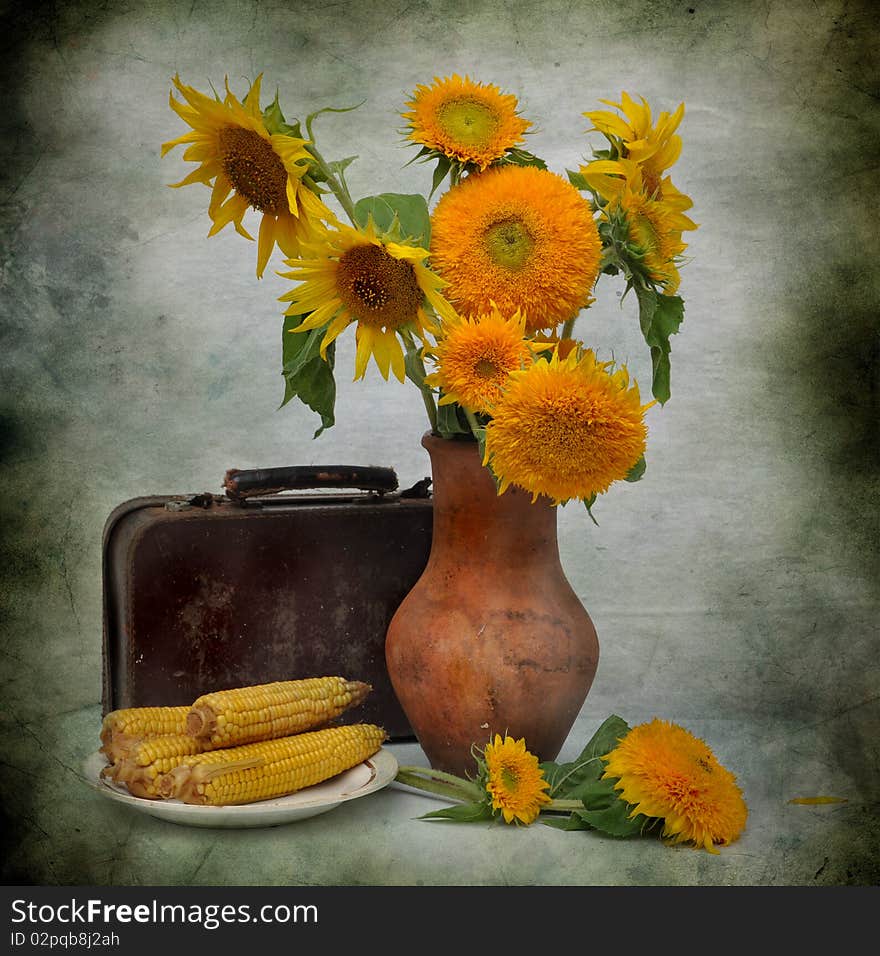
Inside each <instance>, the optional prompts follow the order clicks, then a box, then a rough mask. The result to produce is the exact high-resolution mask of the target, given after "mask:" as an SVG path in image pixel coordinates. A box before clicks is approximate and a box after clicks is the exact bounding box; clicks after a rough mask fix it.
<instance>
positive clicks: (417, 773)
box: [394, 767, 486, 803]
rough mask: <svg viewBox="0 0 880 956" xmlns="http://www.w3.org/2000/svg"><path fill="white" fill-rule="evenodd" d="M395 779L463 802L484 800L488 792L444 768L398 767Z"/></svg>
mask: <svg viewBox="0 0 880 956" xmlns="http://www.w3.org/2000/svg"><path fill="white" fill-rule="evenodd" d="M394 779H395V780H397V781H398V783H402V784H405V785H406V786H408V787H415V788H416V789H417V790H425V791H427V792H429V793H437V794H440V795H441V796H444V797H450V798H451V799H453V800H460V801H462V802H463V803H468V802H470V801H472V800H482V799H483V798H484V797H485V796H486V792H485V791H484V790H483V789H482V788H481V787H479V786H478V785H477V784H475V783H472V782H471V781H470V780H465V779H464V778H462V777H456V776H455V774H451V773H445V772H444V771H442V770H434V769H430V770H429V769H426V768H425V767H398V768H397V776H396V777H395V778H394Z"/></svg>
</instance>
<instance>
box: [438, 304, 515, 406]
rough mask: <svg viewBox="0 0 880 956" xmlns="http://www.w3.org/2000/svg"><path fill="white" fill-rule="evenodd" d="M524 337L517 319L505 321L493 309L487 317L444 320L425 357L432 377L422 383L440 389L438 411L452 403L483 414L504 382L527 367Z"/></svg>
mask: <svg viewBox="0 0 880 956" xmlns="http://www.w3.org/2000/svg"><path fill="white" fill-rule="evenodd" d="M524 334H525V320H524V319H523V317H522V316H521V315H520V313H519V312H515V313H514V314H513V315H512V316H510V317H509V318H506V317H505V316H504V315H503V314H502V313H501V312H500V311H499V309H498V308H497V306H496V307H493V309H492V311H491V312H490V313H488V314H487V315H481V316H476V317H473V316H468V317H461V316H459V317H456V318H455V319H451V320H448V321H446V322H444V323H443V331H442V335H441V336H440V337H439V339H438V343H437V346H436V348H435V349H433V350H432V352H431V354H432V355H433V356H434V358H435V360H436V363H437V371H436V372H433V373H432V374H431V375H429V376H427V378H426V379H425V382H426V383H427V384H428V385H431V386H433V387H439V388H440V389H441V391H442V392H443V397H442V398H441V399H440V404H441V405H446V404H449V403H451V402H458V404H459V405H461V406H462V407H463V408H465V409H467V410H468V411H471V412H486V411H489V409H490V408H491V407H492V405H493V404H494V403H495V402H496V401H497V400H498V398H499V397H500V396H501V391H502V389H503V388H504V385H505V383H506V381H507V376H508V375H509V374H510V373H511V372H512V371H514V370H516V369H520V368H522V367H523V366H525V365H528V364H529V363H530V362H531V352H530V351H529V347H528V343H527V342H526V339H525V338H524Z"/></svg>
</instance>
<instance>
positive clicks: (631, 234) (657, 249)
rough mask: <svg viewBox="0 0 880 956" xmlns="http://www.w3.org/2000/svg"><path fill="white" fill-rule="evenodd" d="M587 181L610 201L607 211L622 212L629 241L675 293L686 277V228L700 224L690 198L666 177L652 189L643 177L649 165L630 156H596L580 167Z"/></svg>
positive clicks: (667, 289) (605, 214) (654, 276)
mask: <svg viewBox="0 0 880 956" xmlns="http://www.w3.org/2000/svg"><path fill="white" fill-rule="evenodd" d="M581 173H582V175H583V176H584V178H585V179H586V181H587V183H588V184H589V185H590V186H591V187H592V188H593V189H595V190H596V192H598V193H599V195H600V196H602V198H603V199H606V200H607V201H608V204H607V206H606V207H605V208H604V209H603V212H602V215H603V217H604V218H606V219H611V218H613V217H614V215H615V214H616V213H619V214H620V215H622V216H623V218H624V222H625V229H626V238H627V244H628V245H629V246H630V247H631V249H632V251H633V252H634V253H635V254H636V256H637V257H638V259H639V260H640V261H641V264H642V265H643V267H644V269H645V271H646V272H647V273H648V275H649V277H650V278H651V279H652V280H653V281H654V282H656V283H658V284H659V285H661V286H662V287H663V291H664V292H665V293H666V294H667V295H672V294H673V293H674V292H675V291H676V290H677V289H678V286H679V284H680V282H681V276H680V275H679V272H678V266H677V263H678V261H679V260H680V258H681V255H682V253H683V252H684V251H685V249H687V243H685V242H684V241H683V240H682V233H683V232H684V231H687V230H691V229H697V228H698V226H697V224H696V223H695V222H694V221H693V220H692V219H691V218H690V217H689V216H686V215H685V210H687V209H690V207H691V206H692V205H693V203H692V201H691V199H690V198H689V197H688V196H686V195H685V194H684V193H682V192H680V191H679V190H678V189H676V188H675V186H674V185H673V184H672V182H671V181H670V179H669V177H666V178H665V179H663V180H662V181H661V183H660V185H659V186H658V187H657V189H655V190H654V191H653V192H651V191H649V189H648V186H647V184H646V182H645V180H644V170H643V169H642V167H641V166H639V165H638V164H637V163H635V162H634V161H633V160H631V159H622V160H618V161H611V160H597V161H596V162H593V163H590V164H589V165H588V166H584V167H582V168H581Z"/></svg>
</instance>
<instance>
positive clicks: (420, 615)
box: [385, 433, 599, 775]
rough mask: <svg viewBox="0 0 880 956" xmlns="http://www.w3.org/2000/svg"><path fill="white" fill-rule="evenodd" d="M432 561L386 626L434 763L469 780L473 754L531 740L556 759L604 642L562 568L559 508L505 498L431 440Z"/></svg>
mask: <svg viewBox="0 0 880 956" xmlns="http://www.w3.org/2000/svg"><path fill="white" fill-rule="evenodd" d="M422 444H423V445H424V447H425V448H426V449H427V450H428V453H429V454H430V457H431V468H432V474H433V495H434V518H433V537H432V544H431V552H430V556H429V559H428V563H427V566H426V567H425V570H424V572H423V574H422V575H421V577H420V578H419V580H418V581H417V583H416V585H415V586H414V587H413V589H412V590H411V591H410V592H409V594H408V595H407V597H406V598H405V599H404V600H403V602H402V604H401V605H400V607H399V608H398V610H397V612H396V614H395V615H394V617H393V619H392V621H391V624H390V626H389V629H388V634H387V637H386V642H385V655H386V661H387V666H388V673H389V676H390V678H391V683H392V685H393V687H394V691H395V693H396V695H397V697H398V700H399V701H400V703H401V706H402V707H403V710H404V712H405V714H406V716H407V718H408V720H409V722H410V724H411V726H412V728H413V731H414V733H415V735H416V737H417V739H418V741H419V743H420V745H421V747H422V750H423V751H424V752H425V756H426V757H427V758H428V760H429V761H430V763H431V766H432V767H434V768H435V769H438V770H445V771H447V772H449V773H455V774H459V775H466V774H468V773H471V772H473V771H474V770H475V769H476V764H475V762H474V758H473V752H472V748H473V746H474V745H476V746H478V747H482V746H484V745H485V744H486V743H488V742H489V741H490V740H491V739H492V737H493V736H494V735H495V734H496V733H499V734H502V735H504V734H505V733H509V734H510V735H511V736H512V737H514V738H515V739H517V740H518V739H519V738H521V737H522V738H525V742H526V747H527V749H528V750H529V751H531V752H532V753H533V754H535V755H536V756H537V757H538V759H539V760H554V759H555V758H556V757H557V756H558V754H559V751H560V749H561V748H562V745H563V743H564V742H565V739H566V737H567V736H568V733H569V731H570V730H571V728H572V726H573V724H574V721H575V719H576V718H577V715H578V713H579V711H580V708H581V706H582V705H583V702H584V700H585V698H586V696H587V693H588V692H589V689H590V686H591V685H592V683H593V678H594V676H595V674H596V667H597V664H598V660H599V643H598V640H597V638H596V630H595V628H594V627H593V622H592V620H591V619H590V616H589V614H588V613H587V611H586V609H585V608H584V606H583V604H582V603H581V601H580V600H579V599H578V597H577V595H576V594H575V592H574V590H573V589H572V587H571V585H570V584H569V582H568V580H567V578H566V576H565V573H564V571H563V569H562V565H561V564H560V560H559V548H558V545H557V537H556V509H555V508H553V507H552V505H551V504H550V503H549V501H547V500H546V499H543V498H539V499H538V501H537V502H535V503H534V504H533V503H532V498H531V495H530V494H528V493H526V492H524V491H521V490H518V489H515V488H513V487H511V488H509V489H508V490H507V491H506V492H505V493H504V494H503V495H498V494H497V493H496V490H495V484H494V482H493V480H492V477H491V475H490V474H489V473H488V471H487V470H486V469H485V468H484V467H483V466H482V464H481V461H480V457H479V452H478V449H477V445H476V443H475V442H471V441H455V440H447V439H442V438H439V437H436V436H434V435H431V434H430V433H428V434H426V435H425V436H424V437H423V438H422Z"/></svg>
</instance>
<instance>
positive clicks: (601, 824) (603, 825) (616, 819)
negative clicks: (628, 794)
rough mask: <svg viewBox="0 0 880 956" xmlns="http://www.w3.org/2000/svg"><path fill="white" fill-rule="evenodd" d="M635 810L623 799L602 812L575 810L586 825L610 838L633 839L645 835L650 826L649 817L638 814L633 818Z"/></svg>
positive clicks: (601, 810) (604, 808)
mask: <svg viewBox="0 0 880 956" xmlns="http://www.w3.org/2000/svg"><path fill="white" fill-rule="evenodd" d="M632 810H633V808H632V807H631V806H630V805H629V804H628V803H626V802H625V801H623V800H621V799H619V798H618V799H617V800H615V801H614V803H612V804H610V805H609V806H607V807H603V808H602V809H600V810H575V811H574V812H575V814H576V815H577V816H579V817H580V818H581V819H582V820H583V821H584V822H585V823H589V825H590V826H591V827H593V828H594V829H595V830H601V831H602V833H607V834H608V835H609V836H615V837H632V836H639V835H641V834H642V833H644V831H645V829H646V826H648V825H649V824H650V821H649V819H648V817H646V816H645V815H644V814H641V813H637V814H636V815H635V816H634V817H631V816H630V814H631V813H632Z"/></svg>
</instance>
